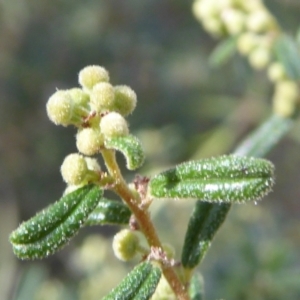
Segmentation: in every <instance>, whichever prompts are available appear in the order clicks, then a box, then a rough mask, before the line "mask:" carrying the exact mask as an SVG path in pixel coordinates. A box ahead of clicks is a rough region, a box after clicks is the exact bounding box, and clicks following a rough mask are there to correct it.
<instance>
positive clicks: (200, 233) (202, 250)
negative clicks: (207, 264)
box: [181, 201, 231, 269]
mask: <svg viewBox="0 0 300 300" xmlns="http://www.w3.org/2000/svg"><path fill="white" fill-rule="evenodd" d="M230 207H231V204H228V203H221V204H218V203H217V204H213V203H208V202H201V201H197V202H196V205H195V207H194V210H193V212H192V216H191V218H190V220H189V225H188V228H187V232H186V234H185V239H184V245H183V250H182V255H181V262H182V265H183V266H184V267H185V268H191V269H192V268H195V267H196V266H197V265H198V264H199V262H200V261H201V260H202V258H203V257H204V255H205V254H206V252H207V250H208V249H209V247H210V244H211V241H212V239H213V237H214V235H215V234H216V232H217V231H218V229H219V228H220V226H221V225H222V223H223V222H224V220H225V218H226V215H227V213H228V211H229V209H230Z"/></svg>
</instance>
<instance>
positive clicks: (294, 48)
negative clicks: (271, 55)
mask: <svg viewBox="0 0 300 300" xmlns="http://www.w3.org/2000/svg"><path fill="white" fill-rule="evenodd" d="M275 53H276V56H277V58H278V60H279V61H280V62H281V63H282V64H283V65H284V67H285V70H286V72H287V74H288V76H289V77H290V78H291V79H293V80H299V79H300V52H299V47H298V45H297V43H296V42H295V41H294V39H292V38H291V37H290V36H288V35H282V36H281V37H280V38H278V39H277V41H276V45H275Z"/></svg>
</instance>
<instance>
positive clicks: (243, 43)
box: [237, 32, 259, 55]
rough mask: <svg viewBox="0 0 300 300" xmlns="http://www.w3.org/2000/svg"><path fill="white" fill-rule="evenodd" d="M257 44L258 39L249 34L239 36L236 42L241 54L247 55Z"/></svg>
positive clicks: (254, 35)
mask: <svg viewBox="0 0 300 300" xmlns="http://www.w3.org/2000/svg"><path fill="white" fill-rule="evenodd" d="M258 43H259V37H258V36H257V35H256V34H254V33H251V32H246V33H243V34H241V35H240V37H239V38H238V40H237V48H238V50H239V52H240V53H241V54H244V55H248V54H249V53H250V52H251V51H252V50H253V49H254V48H255V47H256V46H257V45H258Z"/></svg>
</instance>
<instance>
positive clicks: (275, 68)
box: [268, 62, 286, 82]
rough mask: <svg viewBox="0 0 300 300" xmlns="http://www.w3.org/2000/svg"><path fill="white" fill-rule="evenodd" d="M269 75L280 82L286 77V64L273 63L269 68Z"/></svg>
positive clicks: (272, 79) (274, 80)
mask: <svg viewBox="0 0 300 300" xmlns="http://www.w3.org/2000/svg"><path fill="white" fill-rule="evenodd" d="M268 77H269V79H270V80H271V81H273V82H278V81H282V80H285V79H286V72H285V69H284V66H283V65H282V64H281V63H279V62H274V63H272V64H271V65H270V66H269V68H268Z"/></svg>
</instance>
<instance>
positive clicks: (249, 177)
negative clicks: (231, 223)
mask: <svg viewBox="0 0 300 300" xmlns="http://www.w3.org/2000/svg"><path fill="white" fill-rule="evenodd" d="M273 173H274V166H273V165H272V163H270V162H269V161H267V160H264V159H258V158H249V157H241V156H235V155H229V156H220V157H217V158H209V159H203V160H200V161H190V162H186V163H183V164H180V165H178V166H176V167H175V168H174V169H170V170H168V171H165V172H163V173H161V174H158V175H156V176H155V177H153V178H152V179H151V181H150V183H149V187H150V194H151V195H152V196H154V197H156V198H196V199H200V200H202V201H208V202H215V203H221V202H227V203H242V202H246V201H254V200H258V199H260V198H262V197H263V196H264V195H266V194H267V193H268V192H269V191H270V190H271V188H272V186H273V183H274V179H273Z"/></svg>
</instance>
